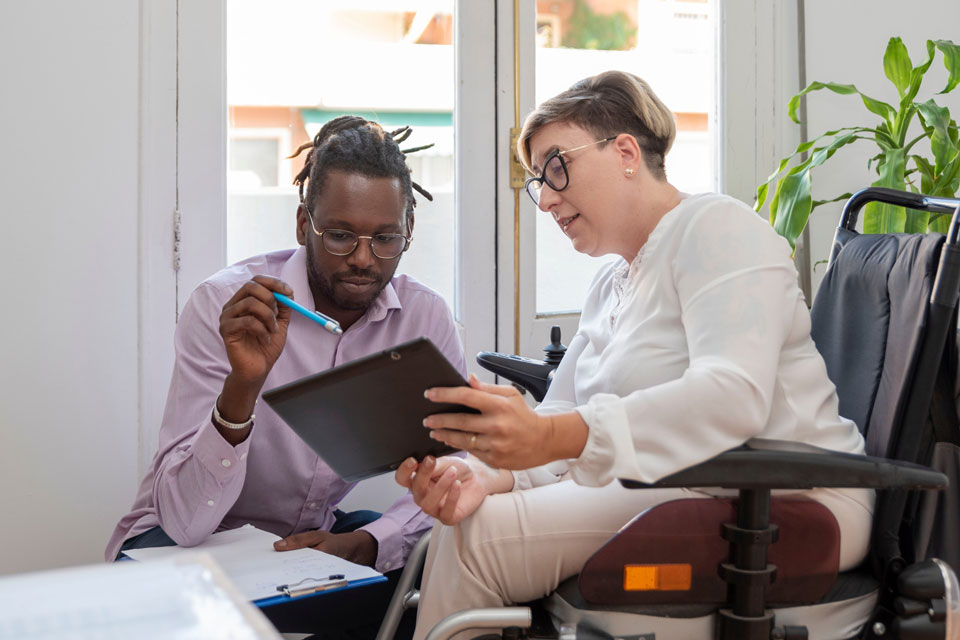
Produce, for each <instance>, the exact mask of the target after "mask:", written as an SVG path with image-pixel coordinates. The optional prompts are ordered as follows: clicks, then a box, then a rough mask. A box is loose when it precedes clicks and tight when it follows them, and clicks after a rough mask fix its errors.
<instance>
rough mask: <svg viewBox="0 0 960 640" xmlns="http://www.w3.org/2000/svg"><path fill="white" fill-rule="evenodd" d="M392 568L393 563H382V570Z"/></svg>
mask: <svg viewBox="0 0 960 640" xmlns="http://www.w3.org/2000/svg"><path fill="white" fill-rule="evenodd" d="M392 566H393V563H390V562H384V563H383V568H384V569H389V568H390V567H392Z"/></svg>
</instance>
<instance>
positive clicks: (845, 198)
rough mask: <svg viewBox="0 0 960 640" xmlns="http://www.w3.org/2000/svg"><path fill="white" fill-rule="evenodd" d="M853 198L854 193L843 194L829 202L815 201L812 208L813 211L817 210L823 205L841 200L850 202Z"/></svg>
mask: <svg viewBox="0 0 960 640" xmlns="http://www.w3.org/2000/svg"><path fill="white" fill-rule="evenodd" d="M851 197H853V194H852V193H841V194H840V195H838V196H837V197H836V198H831V199H829V200H814V201H813V207H811V211H812V210H813V209H816V208H817V207H819V206H820V205H822V204H830V203H831V202H839V201H840V200H849V199H850V198H851Z"/></svg>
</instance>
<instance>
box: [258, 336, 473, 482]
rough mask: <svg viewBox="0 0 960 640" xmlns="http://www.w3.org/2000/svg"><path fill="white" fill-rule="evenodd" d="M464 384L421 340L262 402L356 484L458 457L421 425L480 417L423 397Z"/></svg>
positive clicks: (266, 396) (298, 382)
mask: <svg viewBox="0 0 960 640" xmlns="http://www.w3.org/2000/svg"><path fill="white" fill-rule="evenodd" d="M466 384H467V383H466V381H465V380H464V379H463V376H462V375H460V372H459V371H457V370H456V369H455V368H454V366H453V365H452V364H450V362H449V361H448V360H447V358H446V357H445V356H444V355H443V354H442V353H441V352H440V350H439V349H437V347H436V345H434V344H433V342H431V341H430V339H429V338H426V337H421V338H417V339H415V340H410V341H408V342H404V343H402V344H398V345H396V346H394V347H391V348H390V349H385V350H384V351H380V352H378V353H373V354H371V355H368V356H365V357H363V358H359V359H357V360H354V361H352V362H348V363H346V364H343V365H340V366H338V367H334V368H333V369H328V370H327V371H323V372H320V373H317V374H315V375H312V376H308V377H306V378H301V379H300V380H296V381H294V382H291V383H288V384H285V385H283V386H280V387H276V388H274V389H270V390H268V391H264V392H263V396H262V397H263V399H264V401H265V402H266V403H267V404H268V405H269V406H270V408H272V409H273V410H274V411H275V412H276V413H277V414H278V415H279V416H280V417H281V418H282V419H283V421H284V422H286V423H287V425H288V426H289V427H290V428H291V429H293V430H294V431H295V432H296V433H297V435H299V436H300V437H301V438H302V439H303V441H304V442H306V443H307V444H308V445H309V446H310V448H311V449H313V450H314V452H316V454H317V455H318V456H320V457H321V458H323V460H324V462H326V463H327V465H328V466H329V467H330V468H331V469H333V470H334V471H335V472H336V473H337V475H339V476H340V477H341V478H343V479H344V480H345V481H347V482H357V481H360V480H363V479H364V478H369V477H371V476H375V475H378V474H381V473H387V472H389V471H393V470H394V469H396V468H397V467H399V466H400V463H402V462H403V461H404V460H406V459H407V458H410V457H413V458H416V459H417V460H422V459H423V458H425V457H426V456H428V455H432V456H434V457H439V456H443V455H447V454H448V453H453V452H455V451H457V449H454V448H453V447H450V446H448V445H446V444H444V443H442V442H438V441H436V440H433V439H431V438H430V430H429V429H427V428H425V427H424V426H423V419H424V418H426V417H427V416H429V415H432V414H436V413H449V412H456V413H478V412H477V411H476V410H475V409H472V408H470V407H465V406H462V405H458V404H450V403H434V402H430V401H429V400H427V399H426V398H424V397H423V392H424V391H426V390H427V389H428V388H430V387H456V386H464V385H466Z"/></svg>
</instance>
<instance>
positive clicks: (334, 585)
mask: <svg viewBox="0 0 960 640" xmlns="http://www.w3.org/2000/svg"><path fill="white" fill-rule="evenodd" d="M311 581H313V582H314V583H315V584H310V585H304V586H302V587H300V588H296V587H297V585H301V584H303V583H304V582H311ZM345 586H347V578H346V576H344V575H343V574H342V573H334V574H332V575H329V576H327V577H326V578H304V579H303V580H301V581H300V582H294V583H293V584H281V585H277V591H279V592H281V593H284V594H286V595H288V596H290V597H291V598H296V597H297V596H305V595H307V594H308V593H316V592H317V591H327V590H329V589H339V588H340V587H345Z"/></svg>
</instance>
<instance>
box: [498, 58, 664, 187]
mask: <svg viewBox="0 0 960 640" xmlns="http://www.w3.org/2000/svg"><path fill="white" fill-rule="evenodd" d="M554 122H565V123H569V124H574V125H577V126H579V127H582V128H583V129H586V130H587V131H590V132H591V133H593V134H594V135H596V137H597V138H606V137H608V136H614V135H618V134H621V133H629V134H631V135H632V136H633V137H634V138H636V140H637V144H639V145H640V148H641V149H642V150H643V157H644V161H645V164H646V165H647V168H648V169H649V170H650V172H651V173H652V174H653V175H654V177H656V178H658V179H660V180H664V179H666V170H665V169H664V162H663V159H664V156H666V155H667V152H668V151H670V147H671V146H673V139H674V138H675V137H676V135H677V126H676V123H675V122H674V119H673V113H671V111H670V110H669V109H667V106H666V105H665V104H663V102H661V101H660V98H658V97H657V95H656V94H655V93H654V92H653V91H652V90H651V89H650V85H648V84H647V83H646V82H645V81H644V80H643V79H641V78H638V77H637V76H635V75H633V74H632V73H627V72H625V71H605V72H603V73H600V74H597V75H595V76H591V77H589V78H585V79H583V80H580V81H579V82H577V83H576V84H574V85H573V86H572V87H570V88H569V89H567V90H566V91H564V92H563V93H560V94H558V95H556V96H554V97H552V98H550V99H548V100H546V101H544V102H543V103H541V104H540V106H539V107H537V108H536V109H534V111H533V113H531V114H530V115H529V116H527V120H526V122H524V123H523V129H522V130H521V132H520V138H519V140H517V153H518V154H519V155H520V160H521V162H523V164H524V165H525V167H526V168H527V169H529V168H530V167H531V166H532V163H531V159H530V139H531V138H532V137H533V136H534V134H536V133H537V132H538V131H539V130H540V129H542V128H543V127H545V126H547V125H548V124H552V123H554Z"/></svg>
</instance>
